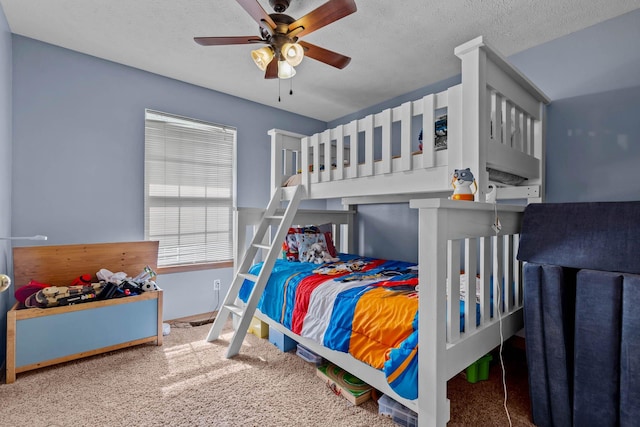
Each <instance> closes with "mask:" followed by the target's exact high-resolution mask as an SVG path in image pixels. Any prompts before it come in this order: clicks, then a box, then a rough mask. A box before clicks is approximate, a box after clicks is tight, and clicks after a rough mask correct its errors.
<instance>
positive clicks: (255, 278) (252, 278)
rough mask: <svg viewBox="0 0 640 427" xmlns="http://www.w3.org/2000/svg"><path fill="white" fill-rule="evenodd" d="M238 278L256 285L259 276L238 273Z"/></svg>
mask: <svg viewBox="0 0 640 427" xmlns="http://www.w3.org/2000/svg"><path fill="white" fill-rule="evenodd" d="M238 276H240V277H242V278H243V279H247V280H251V281H252V282H254V283H255V282H257V281H258V276H256V275H255V274H251V273H238Z"/></svg>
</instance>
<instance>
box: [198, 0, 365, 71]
mask: <svg viewBox="0 0 640 427" xmlns="http://www.w3.org/2000/svg"><path fill="white" fill-rule="evenodd" d="M236 1H237V2H238V3H239V4H240V6H242V7H243V8H244V10H245V11H247V13H248V14H249V15H251V17H252V18H253V19H254V20H255V21H256V22H257V23H258V25H259V26H260V28H259V30H260V36H259V37H258V36H232V37H194V40H195V42H196V43H198V44H200V45H203V46H222V45H233V44H254V43H255V44H266V45H267V46H264V47H261V48H259V49H256V50H254V51H252V52H251V57H252V58H253V61H254V62H255V63H256V65H257V66H258V68H260V69H261V70H262V71H265V76H264V77H265V78H266V79H274V78H276V77H277V78H281V79H286V78H290V77H293V76H294V75H295V73H296V70H295V68H294V67H296V66H297V65H298V64H300V62H301V61H302V59H303V58H304V57H305V56H308V57H309V58H312V59H315V60H317V61H320V62H323V63H325V64H328V65H331V66H333V67H336V68H339V69H342V68H344V67H346V66H347V65H348V64H349V62H350V61H351V58H349V57H348V56H344V55H341V54H339V53H336V52H332V51H330V50H327V49H324V48H322V47H319V46H316V45H313V44H311V43H307V42H305V41H302V40H299V39H300V37H302V36H304V35H307V34H309V33H311V32H313V31H315V30H317V29H320V28H322V27H324V26H326V25H329V24H331V23H332V22H335V21H337V20H339V19H342V18H344V17H345V16H347V15H350V14H352V13H354V12H355V11H356V10H357V8H356V3H355V1H354V0H329V1H327V2H326V3H324V4H323V5H321V6H319V7H317V8H316V9H314V10H312V11H311V12H309V13H308V14H306V15H304V16H303V17H302V18H299V19H293V18H292V17H290V16H289V15H285V14H284V13H283V12H284V11H286V10H287V8H288V7H289V3H290V0H269V4H270V5H271V7H273V10H274V11H275V13H270V14H267V12H265V10H264V9H263V8H262V6H261V5H260V3H258V0H236Z"/></svg>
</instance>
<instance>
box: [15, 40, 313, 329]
mask: <svg viewBox="0 0 640 427" xmlns="http://www.w3.org/2000/svg"><path fill="white" fill-rule="evenodd" d="M13 76H14V78H13V94H14V95H13V140H14V144H13V161H14V165H15V167H14V169H13V192H14V197H13V207H12V216H13V226H12V228H13V230H12V231H13V233H14V235H34V234H44V235H47V236H48V237H49V240H48V241H47V242H46V243H47V244H70V243H92V242H114V241H131V240H142V239H143V238H144V214H143V212H144V210H143V209H144V186H143V182H144V168H143V164H144V110H145V108H152V109H155V110H159V111H165V112H168V113H173V114H178V115H182V116H187V117H193V118H197V119H201V120H206V121H211V122H214V123H222V124H225V125H230V126H235V127H236V128H237V129H238V145H237V149H238V171H239V173H238V205H239V206H255V207H264V206H266V204H267V202H268V199H269V193H270V191H269V176H270V175H269V167H270V165H269V161H268V160H266V159H269V158H270V143H269V137H268V135H267V131H268V130H269V129H271V128H281V129H287V130H291V131H294V132H300V133H307V134H309V133H315V132H318V131H321V130H323V129H325V128H326V123H325V122H321V121H318V120H314V119H310V118H307V117H303V116H299V115H296V114H292V113H287V112H284V111H282V110H278V109H275V108H271V107H266V106H264V105H261V104H257V103H254V102H250V101H247V100H243V99H240V98H236V97H233V96H229V95H225V94H222V93H219V92H215V91H211V90H208V89H204V88H201V87H197V86H194V85H190V84H187V83H183V82H179V81H176V80H172V79H169V78H165V77H161V76H159V75H155V74H151V73H148V72H145V71H141V70H138V69H134V68H130V67H127V66H123V65H120V64H116V63H113V62H110V61H105V60H102V59H98V58H96V57H92V56H88V55H85V54H81V53H77V52H73V51H70V50H67V49H63V48H60V47H56V46H53V45H50V44H46V43H42V42H39V41H36V40H33V39H29V38H25V37H21V36H18V35H14V36H13ZM20 243H21V244H24V245H26V244H30V242H20ZM80 273H82V272H80ZM131 273H135V272H131ZM216 278H220V279H222V283H223V285H224V284H227V285H228V284H229V282H230V279H231V269H216V270H207V271H202V272H195V273H181V274H172V275H164V276H162V277H160V280H159V285H160V286H161V287H162V288H163V289H164V290H165V312H164V314H165V318H167V319H171V318H176V317H182V316H186V315H191V314H197V313H204V312H207V311H211V310H212V309H214V308H216V307H215V305H214V304H215V302H216V297H217V296H216V295H214V293H213V285H212V283H213V279H216ZM222 291H223V292H225V289H224V286H223V289H222ZM223 295H224V293H223Z"/></svg>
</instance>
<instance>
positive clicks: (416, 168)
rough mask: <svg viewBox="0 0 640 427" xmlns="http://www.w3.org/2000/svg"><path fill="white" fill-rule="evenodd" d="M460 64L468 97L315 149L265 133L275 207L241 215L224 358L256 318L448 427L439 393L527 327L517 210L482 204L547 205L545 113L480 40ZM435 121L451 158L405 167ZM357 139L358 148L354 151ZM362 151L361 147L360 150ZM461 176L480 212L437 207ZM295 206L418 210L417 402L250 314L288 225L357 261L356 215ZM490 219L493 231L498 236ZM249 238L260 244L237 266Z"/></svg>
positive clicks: (457, 89) (345, 130)
mask: <svg viewBox="0 0 640 427" xmlns="http://www.w3.org/2000/svg"><path fill="white" fill-rule="evenodd" d="M455 53H456V55H457V56H459V57H460V58H461V60H462V83H461V84H460V85H457V86H454V87H452V88H449V89H448V90H446V91H444V92H441V93H439V94H434V95H428V96H425V97H424V98H422V99H421V100H418V101H414V102H409V103H406V104H403V105H401V106H399V107H397V108H394V109H389V110H385V111H383V112H381V113H379V114H374V115H371V116H367V117H365V118H364V119H360V120H356V121H353V122H351V123H350V124H348V125H345V126H338V127H336V128H335V129H330V130H327V131H325V132H323V133H321V134H317V135H313V136H310V137H307V136H302V135H296V134H293V133H290V132H284V131H279V130H272V131H270V132H269V133H270V135H271V141H272V175H271V183H272V201H271V203H270V204H269V206H268V207H267V209H265V210H264V211H263V210H256V209H238V211H237V215H236V224H237V230H238V232H237V234H236V242H237V247H236V254H237V256H238V257H237V258H236V259H237V260H238V261H239V260H241V259H242V263H238V264H236V268H237V276H236V279H234V282H233V283H232V286H231V289H230V290H229V294H228V295H227V298H226V299H225V305H223V309H221V311H220V314H219V316H218V319H216V322H214V325H213V326H212V329H211V331H210V333H209V336H208V338H207V339H208V340H209V341H213V340H215V339H217V338H218V336H219V335H220V332H221V330H222V326H223V324H224V322H225V321H226V319H227V318H228V315H231V314H235V315H237V316H238V317H239V318H240V319H242V320H240V322H239V323H235V325H236V326H237V328H236V332H235V334H234V337H233V338H232V340H231V344H230V349H229V353H228V356H232V355H234V354H236V353H237V352H238V351H239V348H240V344H241V342H242V339H243V338H244V334H245V333H246V329H247V327H248V324H249V322H250V319H251V316H253V315H254V312H255V315H256V316H257V317H259V318H261V319H262V320H263V321H265V322H267V323H268V324H269V326H270V327H271V328H275V329H277V330H278V331H280V332H281V333H284V334H286V335H288V336H290V337H292V338H293V339H294V340H296V341H297V342H299V343H300V344H302V345H304V346H305V347H307V348H309V349H310V350H311V351H313V352H315V353H317V354H319V355H320V356H322V357H324V358H325V359H327V360H329V361H330V362H332V363H334V364H336V365H338V366H340V367H342V368H344V369H345V370H347V371H348V372H350V373H352V374H353V375H355V376H357V377H359V378H361V379H362V380H363V381H365V382H367V383H368V384H370V385H371V386H372V387H374V388H376V389H378V390H379V391H381V392H383V393H385V394H387V395H389V396H390V397H392V398H393V399H395V400H397V401H398V402H400V403H402V404H404V405H405V406H407V407H409V408H410V409H412V410H414V411H416V412H417V413H418V424H419V425H420V426H442V425H446V423H447V422H448V420H449V418H450V413H449V402H448V400H447V397H446V385H447V381H448V380H449V379H450V378H452V377H453V376H455V375H456V374H458V373H459V372H461V371H463V370H464V369H466V368H467V367H468V366H469V365H471V364H472V363H473V362H475V361H476V360H478V359H479V358H481V357H482V356H484V355H485V354H486V353H488V352H489V351H491V350H492V349H494V348H495V347H496V346H498V345H499V344H500V340H501V337H503V338H504V339H506V338H508V337H510V336H512V335H513V334H515V333H516V332H517V331H518V330H520V329H521V328H522V327H523V315H522V295H523V293H522V280H521V266H520V263H519V262H518V261H517V260H516V253H517V247H518V233H519V230H520V222H521V216H522V212H523V210H524V207H523V206H510V205H505V204H495V203H485V198H486V197H487V194H488V193H489V192H490V189H491V187H492V186H493V187H494V188H497V190H496V191H497V198H498V199H503V198H504V199H516V198H520V199H527V200H529V201H540V200H542V199H543V198H544V104H546V103H547V102H548V99H547V98H546V97H545V95H544V94H543V93H542V92H540V91H539V90H538V89H537V88H536V87H535V86H534V85H533V84H532V83H530V82H529V80H528V79H527V78H526V77H524V76H523V75H522V74H521V73H520V72H518V71H517V70H516V69H515V68H513V67H512V66H511V65H510V64H509V63H508V62H507V61H506V60H505V59H504V58H503V57H502V56H500V54H498V53H496V52H495V51H494V50H493V49H491V48H490V47H489V46H487V44H486V43H485V42H484V41H483V39H482V38H477V39H475V40H472V41H471V42H469V43H466V44H464V45H462V46H460V47H458V48H456V50H455ZM443 109H446V112H447V115H448V147H447V149H446V150H443V151H436V150H435V148H433V144H430V142H433V138H431V139H432V140H431V141H429V138H428V137H427V138H425V139H424V140H423V144H424V147H425V149H424V151H423V152H422V153H420V154H413V153H412V147H411V141H412V139H413V138H414V137H415V136H417V133H418V132H417V131H416V129H414V127H413V126H412V121H413V119H412V117H413V116H422V128H423V129H424V135H425V136H428V135H433V134H434V132H433V127H434V118H435V117H436V115H437V114H438V112H439V111H442V110H443ZM396 122H398V123H399V126H400V129H399V133H400V139H399V142H400V148H399V150H400V151H399V153H400V154H399V155H398V156H397V157H394V156H393V155H392V154H393V152H394V150H395V149H394V148H393V143H392V141H391V136H392V135H393V134H394V133H398V129H397V125H396V128H395V129H393V127H394V123H396ZM376 128H380V129H381V130H376ZM492 129H498V130H500V131H497V132H494V131H492ZM361 133H364V138H359V137H358V134H361ZM376 135H378V136H381V138H380V141H376V138H377V137H376ZM361 139H363V140H362V141H361ZM361 143H362V144H363V147H359V145H360V144H361ZM376 144H377V145H376ZM359 151H360V152H361V153H364V162H359V160H361V159H362V156H361V155H360V156H359V155H358V152H359ZM376 151H379V152H381V153H382V156H381V157H380V158H379V159H376V158H375V156H374V153H375V152H376ZM325 159H330V160H328V161H327V162H326V163H327V165H330V164H333V167H327V168H324V170H322V168H321V166H322V165H323V164H324V163H325ZM345 160H347V161H345ZM466 167H469V168H471V169H472V171H473V173H474V174H475V176H476V179H477V183H478V191H477V193H476V200H477V201H476V202H468V201H452V200H447V199H446V198H443V197H446V196H448V195H450V194H451V191H452V187H451V175H452V172H453V170H454V169H459V168H466ZM488 169H489V170H492V171H499V172H506V173H509V174H513V175H517V176H519V177H522V178H525V179H526V180H525V181H524V182H523V183H522V184H520V185H504V184H503V183H498V184H496V183H494V182H491V181H490V180H489V171H488ZM299 171H300V173H298V172H299ZM295 175H299V178H298V179H299V180H300V181H299V183H298V184H299V185H297V186H295V187H291V188H283V187H281V185H282V184H283V183H284V182H285V181H287V180H289V181H291V177H292V176H295ZM492 196H493V194H492ZM303 198H312V199H319V198H342V200H343V205H345V206H348V205H352V204H359V203H389V202H409V206H410V207H411V208H413V209H418V211H419V215H418V230H419V231H418V239H419V241H418V251H419V254H418V265H419V267H418V275H419V278H420V291H419V303H418V310H419V312H420V313H421V316H420V317H419V330H418V340H419V348H420V351H419V352H418V366H419V367H418V370H419V378H416V381H417V382H418V398H417V399H415V400H410V399H406V398H403V397H401V396H400V395H398V394H397V393H396V392H395V391H394V390H393V389H392V388H391V386H390V385H389V383H388V382H387V378H386V377H385V375H384V373H383V372H382V371H381V370H378V369H375V368H372V367H371V366H369V365H368V364H366V363H363V362H361V361H359V360H357V359H355V358H354V357H352V356H351V355H350V354H348V353H343V352H339V351H334V350H330V349H328V348H325V347H323V346H322V345H320V344H318V343H317V342H315V341H313V340H310V339H308V338H305V337H303V336H300V335H298V334H296V333H294V332H292V331H290V330H288V329H287V328H285V327H284V326H283V325H281V324H280V323H278V322H277V321H274V320H272V319H270V318H268V317H267V316H265V315H264V314H262V313H260V312H256V311H255V309H256V306H257V303H258V299H259V298H260V295H261V294H262V290H263V289H264V287H265V284H266V281H267V279H268V276H269V274H270V271H271V269H272V268H273V265H274V263H275V258H276V256H277V253H279V252H280V246H281V243H282V241H283V237H284V235H285V234H286V231H287V229H288V228H289V225H290V224H321V223H326V222H331V223H333V224H334V226H335V228H334V230H335V231H336V232H338V233H337V234H338V236H336V237H337V239H336V240H337V242H336V246H337V247H340V248H341V250H342V251H343V252H348V253H353V238H352V230H353V227H352V225H353V223H354V216H355V211H354V210H352V209H347V210H345V211H314V212H309V211H297V206H298V202H299V200H300V199H303ZM281 199H282V200H289V201H290V207H289V208H287V209H286V210H282V207H281V203H280V201H281ZM291 206H292V208H291ZM290 208H291V209H290ZM273 218H284V219H282V223H280V226H279V228H278V230H277V231H276V232H269V231H265V230H268V229H269V227H268V225H265V224H266V223H267V222H269V221H271V220H273ZM498 218H499V224H500V226H499V227H496V226H495V225H496V222H497V219H498ZM248 228H249V229H251V228H253V229H254V230H257V231H256V234H255V236H254V238H253V240H252V241H251V243H249V245H248V248H249V249H248V250H247V251H246V253H245V250H244V249H245V243H246V237H247V234H246V233H247V229H248ZM283 229H284V230H283ZM339 230H342V234H340V233H339ZM251 248H253V251H252V249H251ZM242 254H244V256H242ZM256 255H264V256H266V260H265V262H264V266H263V268H262V272H260V273H259V275H258V276H252V275H251V274H248V273H247V272H248V266H249V265H250V264H251V263H252V262H253V261H254V260H255V258H256ZM461 269H462V270H464V271H466V272H477V274H478V288H477V289H474V288H475V286H473V285H474V284H473V281H472V280H466V281H464V283H463V284H462V285H461V279H460V270H461ZM263 273H264V277H263ZM244 278H249V279H250V280H252V281H253V282H255V287H254V291H253V294H252V295H251V297H250V299H249V301H248V302H247V304H246V305H243V304H239V303H238V301H237V300H236V301H235V302H234V299H235V298H236V297H237V296H238V289H239V287H240V284H241V282H243V281H244ZM500 283H503V286H502V287H500V286H499V284H500ZM507 284H510V285H507ZM461 286H462V287H461ZM492 288H493V289H492ZM459 290H463V291H464V292H465V294H466V295H470V296H472V295H474V294H476V291H477V292H478V294H477V301H478V305H479V307H480V308H479V310H480V313H481V314H480V318H479V321H478V322H477V323H476V322H474V321H473V320H475V319H474V317H475V316H474V314H475V312H472V311H471V310H465V312H464V313H463V317H464V324H465V328H464V331H460V323H461V320H460V313H461V311H460V306H459V302H458V298H457V295H458V292H459ZM256 293H257V296H256V297H254V294H256ZM448 295H454V296H455V297H454V298H448ZM501 297H502V299H500V298H501ZM230 302H234V304H236V303H238V305H237V306H236V305H233V304H231V303H230ZM224 310H226V311H224ZM470 313H471V314H470ZM219 319H220V320H219Z"/></svg>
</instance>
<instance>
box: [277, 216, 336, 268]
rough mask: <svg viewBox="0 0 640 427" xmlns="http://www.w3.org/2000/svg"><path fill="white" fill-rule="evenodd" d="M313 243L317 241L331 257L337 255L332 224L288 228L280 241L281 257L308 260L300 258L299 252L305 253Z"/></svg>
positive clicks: (290, 259) (291, 259) (292, 259)
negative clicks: (281, 241)
mask: <svg viewBox="0 0 640 427" xmlns="http://www.w3.org/2000/svg"><path fill="white" fill-rule="evenodd" d="M314 243H319V244H320V245H321V246H322V247H323V249H326V251H327V252H329V254H330V255H331V256H332V257H335V256H336V255H337V251H336V248H335V246H334V245H333V237H332V225H331V224H322V225H319V226H315V225H309V226H305V227H291V228H289V231H288V232H287V236H286V237H285V239H284V242H283V243H282V257H283V258H284V259H286V260H289V261H308V260H307V259H300V254H301V253H302V252H304V253H307V252H308V249H309V247H310V246H311V245H313V244H314ZM303 258H304V257H303Z"/></svg>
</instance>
